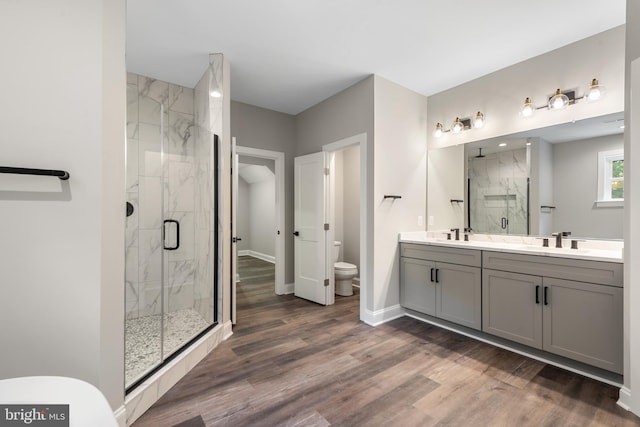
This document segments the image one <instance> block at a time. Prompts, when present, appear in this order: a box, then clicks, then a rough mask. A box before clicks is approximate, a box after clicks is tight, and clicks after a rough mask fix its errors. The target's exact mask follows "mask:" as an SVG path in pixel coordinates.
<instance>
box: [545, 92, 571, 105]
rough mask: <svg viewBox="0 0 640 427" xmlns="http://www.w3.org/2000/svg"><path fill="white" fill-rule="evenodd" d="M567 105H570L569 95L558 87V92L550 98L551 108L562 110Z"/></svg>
mask: <svg viewBox="0 0 640 427" xmlns="http://www.w3.org/2000/svg"><path fill="white" fill-rule="evenodd" d="M567 105H569V97H568V96H567V95H565V94H564V93H562V90H560V89H556V93H555V94H554V95H553V96H552V97H551V98H549V104H548V106H549V109H550V110H561V109H563V108H564V107H566V106H567Z"/></svg>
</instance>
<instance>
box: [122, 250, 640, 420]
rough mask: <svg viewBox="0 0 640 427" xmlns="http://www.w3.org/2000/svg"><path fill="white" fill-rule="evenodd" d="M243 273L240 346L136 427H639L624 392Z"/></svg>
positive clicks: (210, 362) (253, 266) (251, 263)
mask: <svg viewBox="0 0 640 427" xmlns="http://www.w3.org/2000/svg"><path fill="white" fill-rule="evenodd" d="M238 267H239V271H240V277H241V282H240V283H239V285H238V324H237V325H236V326H235V328H234V334H233V336H232V337H231V338H230V339H229V340H227V341H225V342H223V343H221V344H220V346H219V347H218V348H217V349H216V350H214V351H213V352H212V353H210V354H209V355H208V356H207V357H206V358H205V359H204V360H203V361H202V362H201V363H200V364H199V365H198V366H196V367H195V368H194V369H193V370H192V371H191V372H189V373H188V374H187V375H186V376H185V377H184V378H183V379H182V380H181V381H180V382H178V383H177V384H176V386H175V387H173V388H172V389H171V390H170V391H169V392H168V393H167V394H165V395H164V397H162V398H161V399H160V400H159V401H158V402H157V403H156V404H155V405H154V406H153V407H152V408H151V409H149V411H147V412H146V413H145V414H144V415H143V416H142V417H141V418H140V419H139V420H138V421H137V422H136V423H135V424H134V426H136V427H142V426H153V427H162V426H174V425H177V424H181V423H184V424H182V425H183V426H184V427H186V426H190V427H196V426H203V425H206V426H280V425H287V426H329V425H335V426H365V425H366V426H403V427H405V426H412V425H415V426H431V425H442V426H487V425H491V426H515V425H518V426H581V427H582V426H640V418H638V417H636V416H634V415H632V414H631V413H629V412H627V411H625V410H623V409H622V408H620V407H618V406H617V405H616V400H617V397H618V389H617V388H616V387H612V386H608V385H605V384H602V383H599V382H597V381H594V380H591V379H588V378H585V377H582V376H580V375H577V374H573V373H570V372H567V371H564V370H562V369H558V368H555V367H552V366H549V365H545V364H544V363H541V362H538V361H535V360H532V359H528V358H526V357H524V356H520V355H517V354H515V353H511V352H509V351H507V350H502V349H499V348H496V347H493V346H491V345H488V344H484V343H482V342H479V341H476V340H474V339H471V338H467V337H464V336H462V335H458V334H455V333H452V332H449V331H446V330H444V329H440V328H437V327H434V326H430V325H428V324H425V323H423V322H420V321H417V320H414V319H411V318H408V317H403V318H400V319H397V320H394V321H392V322H389V323H387V324H385V325H382V326H379V327H376V328H373V327H370V326H367V325H366V324H364V323H362V322H360V321H359V320H358V319H359V316H358V310H359V295H358V293H355V294H354V296H353V297H339V296H336V304H335V305H333V306H329V307H322V306H319V305H316V304H314V303H310V302H307V301H305V300H302V299H299V298H295V297H294V296H293V295H286V296H277V295H275V294H274V283H273V280H274V276H273V275H274V268H273V265H272V264H269V263H266V262H264V261H261V260H257V259H255V258H251V257H240V259H239V266H238ZM187 421H188V423H187Z"/></svg>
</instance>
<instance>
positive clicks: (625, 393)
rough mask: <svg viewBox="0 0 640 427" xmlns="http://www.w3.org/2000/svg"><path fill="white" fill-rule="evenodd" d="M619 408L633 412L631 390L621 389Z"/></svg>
mask: <svg viewBox="0 0 640 427" xmlns="http://www.w3.org/2000/svg"><path fill="white" fill-rule="evenodd" d="M618 406H620V407H621V408H624V409H626V410H627V411H630V410H631V390H629V389H628V388H627V387H622V388H621V389H620V394H619V396H618Z"/></svg>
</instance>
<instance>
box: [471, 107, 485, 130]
mask: <svg viewBox="0 0 640 427" xmlns="http://www.w3.org/2000/svg"><path fill="white" fill-rule="evenodd" d="M482 126H484V114H482V113H481V112H480V111H478V114H476V117H475V119H473V127H474V128H481V127H482Z"/></svg>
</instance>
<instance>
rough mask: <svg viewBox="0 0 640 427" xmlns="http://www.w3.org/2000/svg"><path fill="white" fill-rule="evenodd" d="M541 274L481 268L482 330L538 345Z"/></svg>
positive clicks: (540, 315) (525, 343) (540, 330)
mask: <svg viewBox="0 0 640 427" xmlns="http://www.w3.org/2000/svg"><path fill="white" fill-rule="evenodd" d="M542 290H543V289H542V278H541V277H540V276H532V275H529V274H518V273H507V272H505V271H497V270H489V269H484V270H483V272H482V330H483V331H485V332H487V333H489V334H492V335H496V336H498V337H502V338H506V339H509V340H511V341H516V342H519V343H521V344H524V345H528V346H530V347H535V348H539V349H540V348H542V297H543V295H542Z"/></svg>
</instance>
